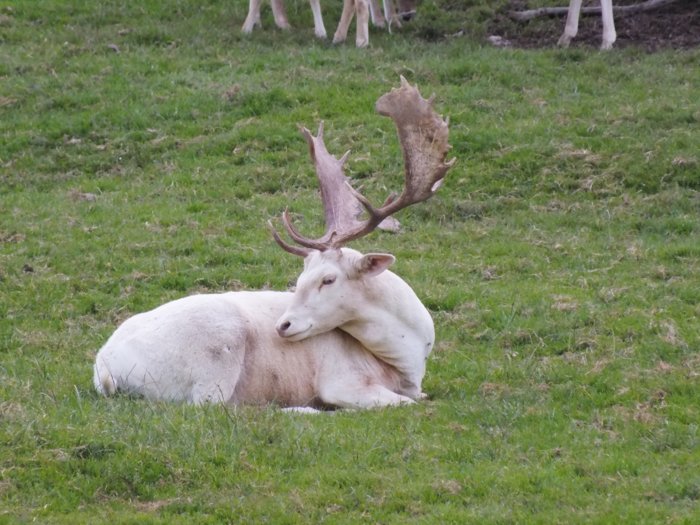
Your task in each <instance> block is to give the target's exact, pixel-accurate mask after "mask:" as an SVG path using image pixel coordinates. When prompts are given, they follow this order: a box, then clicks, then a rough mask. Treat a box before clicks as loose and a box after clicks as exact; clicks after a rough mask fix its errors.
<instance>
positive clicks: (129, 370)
mask: <svg viewBox="0 0 700 525" xmlns="http://www.w3.org/2000/svg"><path fill="white" fill-rule="evenodd" d="M368 257H369V258H372V257H375V258H376V257H377V256H374V255H369V256H362V255H361V254H359V253H358V252H356V251H354V250H350V249H347V248H344V249H342V250H338V251H330V252H323V253H320V252H316V251H314V252H311V253H310V255H309V256H308V257H307V259H306V261H305V266H306V268H305V270H304V272H303V273H302V274H301V275H300V277H299V285H298V288H297V290H296V292H295V293H288V292H267V291H262V292H229V293H223V294H207V295H193V296H190V297H185V298H183V299H178V300H175V301H172V302H169V303H166V304H164V305H162V306H160V307H158V308H156V309H154V310H151V311H150V312H146V313H142V314H138V315H135V316H134V317H132V318H130V319H128V320H127V321H125V322H124V323H123V324H122V325H121V326H120V327H119V328H118V329H117V330H116V331H115V333H114V334H113V335H112V337H110V339H109V340H108V341H107V343H106V344H105V345H104V347H103V348H102V349H101V350H100V352H99V353H98V355H97V360H96V363H95V367H94V382H95V387H96V388H97V390H98V391H100V392H101V393H103V394H112V393H115V392H116V391H122V392H127V393H133V394H138V395H143V396H144V397H146V398H149V399H154V400H170V401H184V402H190V403H197V404H198V403H203V402H226V403H233V404H255V405H260V404H268V403H276V404H278V405H280V406H285V407H292V406H294V407H296V406H310V407H323V406H337V407H347V408H369V407H375V406H384V405H395V404H399V403H410V402H412V400H414V399H416V398H418V397H420V395H421V381H422V379H423V376H424V374H425V361H426V359H427V357H428V355H429V354H430V351H431V350H432V346H433V343H434V338H435V334H434V329H433V322H432V319H431V317H430V314H429V313H428V311H427V310H426V309H425V307H424V306H423V304H422V303H421V302H420V300H419V299H418V298H417V297H416V295H415V293H414V292H413V290H412V289H411V288H410V286H408V284H406V283H405V282H404V281H403V280H402V279H401V278H400V277H398V276H397V275H395V274H393V273H392V272H390V271H388V270H385V268H386V267H387V266H388V264H390V263H391V261H392V260H393V258H391V259H389V258H387V257H386V256H382V259H381V261H380V262H379V263H378V264H379V266H375V267H371V268H370V267H367V268H362V267H358V265H359V264H361V263H360V261H365V260H367V258H368ZM375 272H378V273H375ZM329 276H333V277H334V282H333V283H330V284H326V285H324V284H323V280H324V279H325V280H326V281H328V280H329V278H330V277H329ZM282 327H286V328H282ZM299 327H304V331H303V332H297V331H296V330H297V329H298V328H299ZM307 327H308V328H307Z"/></svg>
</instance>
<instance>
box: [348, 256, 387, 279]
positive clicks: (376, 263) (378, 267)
mask: <svg viewBox="0 0 700 525" xmlns="http://www.w3.org/2000/svg"><path fill="white" fill-rule="evenodd" d="M395 260H396V257H394V256H393V255H390V254H388V253H368V254H367V255H363V256H362V257H361V258H360V259H359V260H358V261H357V263H356V265H355V267H356V268H357V273H358V274H359V275H363V276H367V277H374V276H375V275H379V274H380V273H382V272H383V271H384V270H386V269H387V268H389V266H391V265H392V264H394V261H395Z"/></svg>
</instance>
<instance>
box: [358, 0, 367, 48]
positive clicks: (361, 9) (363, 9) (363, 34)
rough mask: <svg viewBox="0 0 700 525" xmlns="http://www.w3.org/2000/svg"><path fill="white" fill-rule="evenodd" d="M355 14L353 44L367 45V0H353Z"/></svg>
mask: <svg viewBox="0 0 700 525" xmlns="http://www.w3.org/2000/svg"><path fill="white" fill-rule="evenodd" d="M355 14H356V15H357V27H356V30H357V34H356V36H355V46H357V47H367V44H369V2H368V1H367V0H355Z"/></svg>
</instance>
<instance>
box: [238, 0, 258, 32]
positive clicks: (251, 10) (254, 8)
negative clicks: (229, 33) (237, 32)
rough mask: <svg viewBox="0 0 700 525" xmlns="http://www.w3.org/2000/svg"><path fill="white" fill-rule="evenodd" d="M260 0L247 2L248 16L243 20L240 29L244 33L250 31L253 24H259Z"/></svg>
mask: <svg viewBox="0 0 700 525" xmlns="http://www.w3.org/2000/svg"><path fill="white" fill-rule="evenodd" d="M261 3H262V0H250V2H249V4H248V16H247V17H246V18H245V22H243V27H242V28H241V31H243V32H244V33H251V32H252V31H253V28H254V27H255V26H260V25H261V24H260V4H261Z"/></svg>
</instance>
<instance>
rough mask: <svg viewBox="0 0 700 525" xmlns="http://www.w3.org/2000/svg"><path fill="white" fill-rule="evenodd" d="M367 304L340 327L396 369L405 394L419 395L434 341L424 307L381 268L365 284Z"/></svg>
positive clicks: (429, 318) (412, 294) (430, 323)
mask: <svg viewBox="0 0 700 525" xmlns="http://www.w3.org/2000/svg"><path fill="white" fill-rule="evenodd" d="M367 286H368V289H367V295H368V304H366V305H364V307H363V308H362V309H361V310H358V312H356V316H355V318H354V319H353V320H352V321H350V322H348V323H346V324H344V325H343V326H341V327H340V328H341V329H342V330H343V331H345V332H347V333H348V334H350V335H352V336H353V337H354V338H355V339H357V340H358V341H359V342H360V343H362V345H363V346H364V347H365V348H366V349H367V350H368V351H369V352H371V353H372V354H373V355H374V356H375V357H377V358H378V359H381V360H382V361H384V362H386V363H388V364H389V365H391V366H393V367H394V368H396V370H398V372H399V373H400V374H401V377H402V386H403V387H404V388H405V390H406V391H407V393H408V394H409V395H411V394H414V395H418V394H420V392H421V390H420V388H421V381H422V380H423V376H424V375H425V362H426V359H427V357H428V355H429V354H430V352H431V351H432V348H433V343H434V342H435V329H434V326H433V320H432V318H431V317H430V314H429V313H428V310H427V309H426V308H425V306H423V303H421V301H420V299H418V297H417V296H416V294H415V292H414V291H413V290H412V289H411V287H410V286H409V285H408V284H406V282H405V281H404V280H403V279H401V278H400V277H399V276H398V275H396V274H394V273H392V272H390V271H385V272H383V273H382V274H381V275H378V276H376V277H374V278H373V279H371V288H369V286H370V285H369V284H367Z"/></svg>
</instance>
